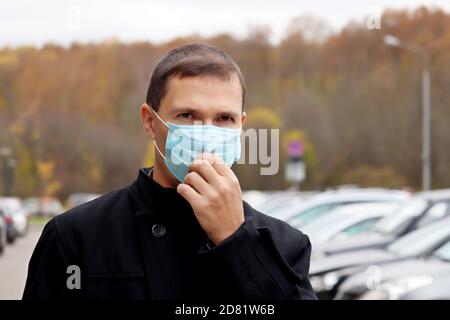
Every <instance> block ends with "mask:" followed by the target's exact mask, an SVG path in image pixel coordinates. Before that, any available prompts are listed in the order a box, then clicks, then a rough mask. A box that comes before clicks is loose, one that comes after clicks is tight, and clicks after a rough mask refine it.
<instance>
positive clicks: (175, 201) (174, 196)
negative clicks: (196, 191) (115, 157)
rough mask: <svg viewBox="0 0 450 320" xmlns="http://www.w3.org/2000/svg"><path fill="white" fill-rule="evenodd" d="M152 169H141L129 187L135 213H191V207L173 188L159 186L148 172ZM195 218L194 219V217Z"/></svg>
mask: <svg viewBox="0 0 450 320" xmlns="http://www.w3.org/2000/svg"><path fill="white" fill-rule="evenodd" d="M152 169H153V168H152V167H149V168H141V169H140V170H139V173H138V176H137V178H136V180H135V181H134V182H133V183H132V184H131V185H130V192H131V195H132V196H133V198H134V199H135V200H136V201H133V202H134V206H135V212H147V213H153V214H155V213H158V212H160V213H163V214H165V215H169V214H171V215H172V214H173V215H175V214H177V213H181V212H183V215H186V214H188V215H189V212H190V213H192V215H193V212H192V207H191V205H190V204H189V203H188V202H187V201H186V200H185V199H184V198H183V197H182V196H181V195H180V194H179V193H178V192H177V190H176V189H174V188H166V187H163V186H161V185H160V184H159V183H157V182H156V181H155V180H153V178H152V177H150V176H149V172H150V171H151V170H152ZM194 218H195V217H194Z"/></svg>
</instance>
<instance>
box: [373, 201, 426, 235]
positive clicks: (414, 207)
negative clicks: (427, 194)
mask: <svg viewBox="0 0 450 320" xmlns="http://www.w3.org/2000/svg"><path fill="white" fill-rule="evenodd" d="M427 205H428V202H427V201H426V200H425V199H414V200H411V201H410V202H408V203H407V204H405V205H404V206H402V207H401V208H400V209H399V210H398V211H397V212H396V213H395V214H393V215H390V216H388V217H386V218H384V219H381V220H380V221H379V222H377V224H376V225H375V227H374V230H375V231H377V232H379V233H382V234H395V233H396V232H397V231H398V230H399V229H401V228H403V227H404V226H405V224H407V223H408V222H409V221H411V220H412V219H414V218H415V217H417V216H419V215H420V214H421V213H422V212H423V211H424V210H425V209H426V207H427Z"/></svg>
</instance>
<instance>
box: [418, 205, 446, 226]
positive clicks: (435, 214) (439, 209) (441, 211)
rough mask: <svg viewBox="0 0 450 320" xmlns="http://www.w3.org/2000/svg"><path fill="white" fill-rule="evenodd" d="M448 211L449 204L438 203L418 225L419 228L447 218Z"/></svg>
mask: <svg viewBox="0 0 450 320" xmlns="http://www.w3.org/2000/svg"><path fill="white" fill-rule="evenodd" d="M447 211H448V203H447V202H437V203H435V204H433V205H432V206H431V207H430V208H429V209H428V210H427V212H426V213H425V214H424V216H423V217H422V218H421V219H420V220H419V222H418V223H417V226H418V227H421V226H424V225H426V224H428V223H430V222H433V221H436V220H438V219H441V218H443V217H445V216H446V214H447Z"/></svg>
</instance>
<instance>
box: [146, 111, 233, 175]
mask: <svg viewBox="0 0 450 320" xmlns="http://www.w3.org/2000/svg"><path fill="white" fill-rule="evenodd" d="M152 111H153V113H154V114H155V115H156V117H157V118H158V119H159V120H160V121H161V122H162V123H163V124H164V125H165V126H166V127H167V128H168V129H169V131H168V133H167V138H166V148H165V155H163V154H162V152H161V150H160V149H159V147H158V145H157V144H156V141H154V144H155V147H156V150H158V153H159V154H160V155H161V157H163V159H164V163H165V164H166V166H167V168H168V169H169V171H170V172H171V173H172V174H173V175H174V176H175V177H176V178H177V179H178V180H180V181H181V182H182V181H183V180H184V177H185V176H186V175H187V173H188V168H189V165H190V164H191V162H192V161H193V160H194V159H195V158H196V157H197V155H199V154H202V153H214V154H216V155H218V156H219V157H221V158H222V160H223V161H224V162H225V163H226V164H227V165H228V166H229V167H231V166H232V164H233V163H234V162H236V161H237V160H239V158H240V156H241V139H240V135H241V128H239V129H231V128H222V127H217V126H213V125H178V124H173V123H170V122H165V121H164V120H163V119H161V118H160V117H159V115H158V114H157V113H156V112H155V111H154V110H153V109H152Z"/></svg>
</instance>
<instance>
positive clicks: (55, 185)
mask: <svg viewBox="0 0 450 320" xmlns="http://www.w3.org/2000/svg"><path fill="white" fill-rule="evenodd" d="M36 168H37V172H38V175H39V178H40V179H41V182H42V186H43V189H42V192H43V194H42V196H53V195H55V194H56V193H57V192H58V191H59V190H60V189H61V183H60V182H59V181H57V180H55V179H54V172H55V162H54V161H52V160H48V161H45V160H38V161H37V163H36Z"/></svg>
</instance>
